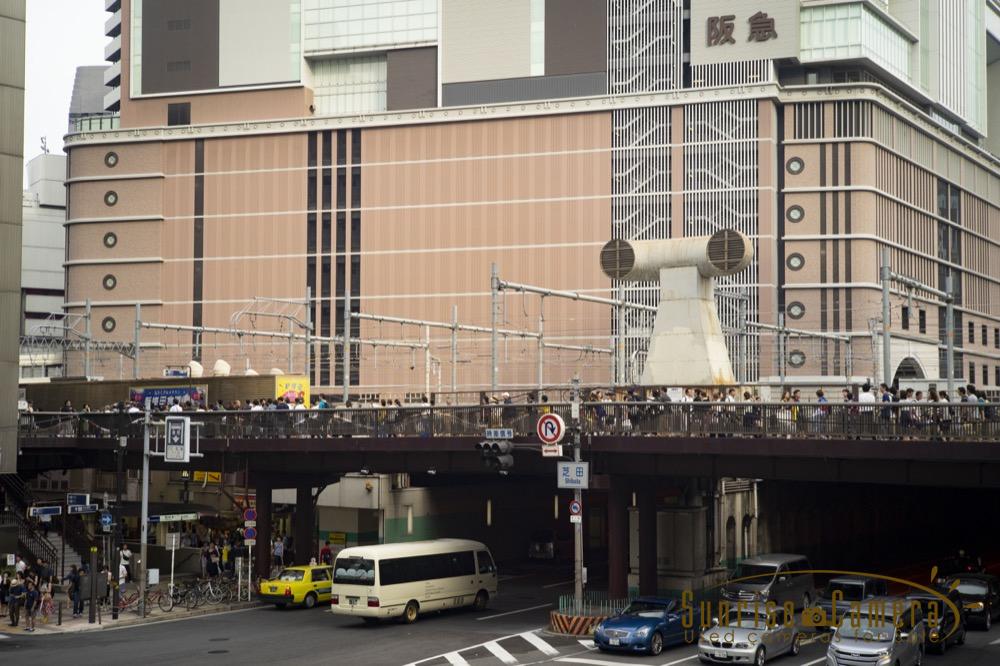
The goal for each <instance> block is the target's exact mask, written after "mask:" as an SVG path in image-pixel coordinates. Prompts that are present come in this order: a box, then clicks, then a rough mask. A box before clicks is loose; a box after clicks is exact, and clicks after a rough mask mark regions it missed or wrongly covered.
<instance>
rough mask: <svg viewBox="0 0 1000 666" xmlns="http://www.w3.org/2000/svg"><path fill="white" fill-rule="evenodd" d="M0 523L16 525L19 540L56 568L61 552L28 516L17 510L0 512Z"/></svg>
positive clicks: (37, 556) (35, 554) (33, 553)
mask: <svg viewBox="0 0 1000 666" xmlns="http://www.w3.org/2000/svg"><path fill="white" fill-rule="evenodd" d="M0 525H14V526H15V527H16V528H17V540H18V541H19V542H21V544H23V545H24V547H25V548H27V549H28V550H29V551H31V554H32V555H34V556H35V557H36V558H39V557H40V558H42V559H44V560H46V561H47V562H49V564H50V565H52V567H53V570H54V569H55V565H56V563H57V562H58V561H59V553H58V552H57V551H56V547H55V546H53V545H52V542H51V541H49V540H48V539H46V538H45V537H43V536H42V535H41V534H39V533H38V530H37V529H36V528H35V526H34V525H32V524H31V522H29V521H28V519H27V518H25V517H24V516H22V515H21V514H19V513H17V512H16V511H3V512H0Z"/></svg>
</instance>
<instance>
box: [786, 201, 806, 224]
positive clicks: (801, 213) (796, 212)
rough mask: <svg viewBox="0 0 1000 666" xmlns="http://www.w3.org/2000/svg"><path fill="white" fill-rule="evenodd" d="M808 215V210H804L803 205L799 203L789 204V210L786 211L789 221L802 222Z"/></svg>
mask: <svg viewBox="0 0 1000 666" xmlns="http://www.w3.org/2000/svg"><path fill="white" fill-rule="evenodd" d="M805 216H806V211H805V210H803V208H802V206H799V205H798V204H796V205H794V206H789V207H788V210H787V211H785V218H786V219H787V220H788V221H789V222H801V221H802V220H803V218H805Z"/></svg>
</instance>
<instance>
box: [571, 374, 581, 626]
mask: <svg viewBox="0 0 1000 666" xmlns="http://www.w3.org/2000/svg"><path fill="white" fill-rule="evenodd" d="M573 402H574V403H575V405H574V409H573V410H572V414H573V415H574V416H573V460H574V461H576V462H580V377H579V376H578V375H574V376H573ZM573 499H574V500H576V501H577V502H578V503H579V504H580V506H583V491H582V490H580V489H579V488H576V489H575V490H573ZM580 521H581V522H579V523H574V524H573V596H574V598H575V600H576V607H577V608H580V607H581V606H582V604H583V517H582V516H581V517H580Z"/></svg>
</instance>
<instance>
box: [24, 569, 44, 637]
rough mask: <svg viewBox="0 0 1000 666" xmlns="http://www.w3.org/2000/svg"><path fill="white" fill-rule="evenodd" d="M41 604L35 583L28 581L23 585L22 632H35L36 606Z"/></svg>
mask: <svg viewBox="0 0 1000 666" xmlns="http://www.w3.org/2000/svg"><path fill="white" fill-rule="evenodd" d="M40 603H41V595H40V594H39V593H38V588H37V587H35V581H33V580H29V581H28V582H27V583H26V584H25V591H24V630H25V631H34V630H35V615H37V614H38V606H39V604H40Z"/></svg>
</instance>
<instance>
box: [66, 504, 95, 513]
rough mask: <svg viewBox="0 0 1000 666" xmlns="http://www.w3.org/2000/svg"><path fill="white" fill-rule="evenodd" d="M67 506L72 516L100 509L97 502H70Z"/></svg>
mask: <svg viewBox="0 0 1000 666" xmlns="http://www.w3.org/2000/svg"><path fill="white" fill-rule="evenodd" d="M66 508H67V510H68V513H69V515H71V516H75V515H78V514H83V513H97V511H98V509H99V507H98V506H97V505H96V504H70V505H69V506H68V507H66Z"/></svg>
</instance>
